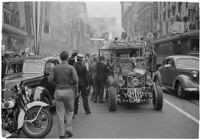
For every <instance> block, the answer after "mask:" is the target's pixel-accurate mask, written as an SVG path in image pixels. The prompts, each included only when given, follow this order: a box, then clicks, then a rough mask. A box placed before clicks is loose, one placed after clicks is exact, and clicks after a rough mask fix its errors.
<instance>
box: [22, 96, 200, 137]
mask: <svg viewBox="0 0 200 139" xmlns="http://www.w3.org/2000/svg"><path fill="white" fill-rule="evenodd" d="M190 101H193V102H195V103H198V99H197V98H193V99H192V100H189V101H188V100H183V99H179V98H177V97H176V96H173V95H171V94H170V93H166V92H165V93H164V105H163V110H162V111H155V110H153V106H152V103H146V104H133V105H131V106H130V107H126V106H123V105H120V106H118V110H117V112H109V111H108V107H107V104H106V103H104V104H95V103H92V102H91V103H90V105H91V109H92V114H91V115H85V114H84V111H83V108H82V104H81V105H80V112H79V114H78V116H77V117H76V118H75V119H74V121H73V133H74V138H197V137H198V127H199V125H198V119H199V106H198V105H197V104H195V103H191V102H190ZM53 118H54V125H53V128H52V130H51V132H50V133H49V134H48V136H47V138H57V137H58V133H57V122H56V116H55V114H54V116H53ZM19 137H24V136H23V135H20V136H19Z"/></svg>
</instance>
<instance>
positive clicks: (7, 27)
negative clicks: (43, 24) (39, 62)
mask: <svg viewBox="0 0 200 139" xmlns="http://www.w3.org/2000/svg"><path fill="white" fill-rule="evenodd" d="M31 8H32V3H30V2H4V3H3V16H2V18H3V20H2V21H3V22H2V46H4V47H3V48H2V49H3V50H7V51H13V52H15V53H21V52H23V51H27V50H29V49H30V48H32V47H33V45H34V44H33V23H32V22H31V21H32V9H31Z"/></svg>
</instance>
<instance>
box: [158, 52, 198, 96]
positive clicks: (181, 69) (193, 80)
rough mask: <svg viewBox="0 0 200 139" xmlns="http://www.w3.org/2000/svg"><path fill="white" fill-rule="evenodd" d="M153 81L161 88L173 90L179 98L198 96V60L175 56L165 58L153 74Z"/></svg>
mask: <svg viewBox="0 0 200 139" xmlns="http://www.w3.org/2000/svg"><path fill="white" fill-rule="evenodd" d="M154 81H155V82H156V84H159V85H160V86H162V87H167V88H170V89H173V90H174V91H175V93H176V94H177V95H178V97H180V98H186V97H187V94H189V93H190V94H199V58H197V57H194V56H186V55H176V56H169V57H166V58H165V59H164V61H163V65H162V66H161V67H160V68H159V69H158V71H157V72H156V73H155V76H154Z"/></svg>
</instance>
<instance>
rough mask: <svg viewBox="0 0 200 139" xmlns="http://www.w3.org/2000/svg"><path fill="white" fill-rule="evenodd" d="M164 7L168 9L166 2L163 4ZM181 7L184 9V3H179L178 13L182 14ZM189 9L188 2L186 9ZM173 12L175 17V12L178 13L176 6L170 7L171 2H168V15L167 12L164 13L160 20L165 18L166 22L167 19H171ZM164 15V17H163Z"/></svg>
mask: <svg viewBox="0 0 200 139" xmlns="http://www.w3.org/2000/svg"><path fill="white" fill-rule="evenodd" d="M163 7H166V2H164V4H163ZM181 7H182V2H179V3H178V7H177V8H178V12H179V13H181ZM187 8H188V2H186V9H187ZM161 9H162V4H161V2H160V11H162V10H161ZM171 11H172V15H173V16H174V15H175V12H176V5H175V4H174V5H172V7H170V2H168V10H167V13H166V11H164V12H163V13H161V14H160V20H161V17H163V21H166V17H168V18H170V12H171ZM162 15H163V16H162Z"/></svg>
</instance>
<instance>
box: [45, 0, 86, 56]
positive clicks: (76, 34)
mask: <svg viewBox="0 0 200 139" xmlns="http://www.w3.org/2000/svg"><path fill="white" fill-rule="evenodd" d="M45 5H46V10H45V14H46V16H45V17H46V18H45V24H44V33H43V35H42V39H41V46H42V47H41V53H42V54H49V55H57V54H59V53H60V51H62V50H68V51H72V50H78V51H79V52H83V50H84V49H85V47H86V40H87V8H86V3H85V2H45Z"/></svg>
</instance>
